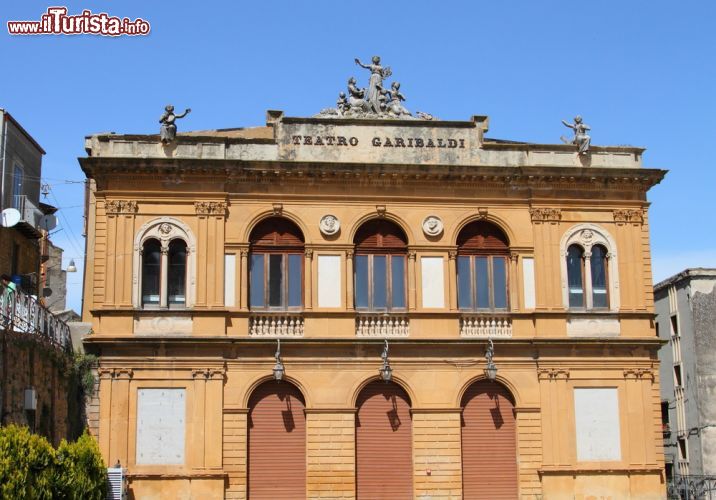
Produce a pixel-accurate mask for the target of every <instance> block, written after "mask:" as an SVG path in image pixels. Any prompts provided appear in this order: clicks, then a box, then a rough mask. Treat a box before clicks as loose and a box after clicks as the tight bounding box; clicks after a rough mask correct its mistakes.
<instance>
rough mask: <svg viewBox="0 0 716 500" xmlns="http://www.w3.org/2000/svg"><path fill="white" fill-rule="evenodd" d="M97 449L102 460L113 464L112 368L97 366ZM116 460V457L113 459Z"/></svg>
mask: <svg viewBox="0 0 716 500" xmlns="http://www.w3.org/2000/svg"><path fill="white" fill-rule="evenodd" d="M97 375H98V376H99V395H100V397H99V431H98V434H99V436H98V439H99V449H100V451H101V452H102V457H103V458H104V461H105V462H106V463H108V464H114V463H115V462H113V461H112V458H111V457H110V454H109V443H110V433H111V432H112V420H111V419H112V379H113V378H114V369H112V368H99V369H98V370H97ZM115 460H116V459H115Z"/></svg>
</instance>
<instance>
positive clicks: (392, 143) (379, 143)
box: [291, 135, 465, 149]
mask: <svg viewBox="0 0 716 500" xmlns="http://www.w3.org/2000/svg"><path fill="white" fill-rule="evenodd" d="M291 139H292V141H293V144H295V145H296V146H358V144H359V143H360V141H359V140H358V138H357V137H344V136H341V135H338V136H335V135H326V136H320V135H317V136H310V135H294V136H292V137H291ZM370 143H371V146H373V147H376V148H380V147H383V148H393V147H395V148H448V149H465V139H443V138H438V139H434V140H433V139H422V138H420V137H393V138H391V137H385V138H381V137H373V139H372V140H371V141H370Z"/></svg>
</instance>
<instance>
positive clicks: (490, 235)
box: [457, 221, 510, 254]
mask: <svg viewBox="0 0 716 500" xmlns="http://www.w3.org/2000/svg"><path fill="white" fill-rule="evenodd" d="M457 245H458V251H459V252H460V253H461V254H477V253H489V254H495V253H507V252H508V251H509V247H510V243H509V241H508V240H507V236H505V233H503V232H502V230H501V229H500V228H499V227H497V226H495V225H494V224H491V223H489V222H486V221H475V222H471V223H470V224H468V225H467V226H465V227H464V228H462V231H460V234H459V235H458V236H457Z"/></svg>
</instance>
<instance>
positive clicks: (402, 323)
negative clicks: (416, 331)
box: [356, 314, 410, 338]
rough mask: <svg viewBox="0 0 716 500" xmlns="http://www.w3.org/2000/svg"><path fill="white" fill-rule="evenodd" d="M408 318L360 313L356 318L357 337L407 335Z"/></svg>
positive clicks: (408, 331)
mask: <svg viewBox="0 0 716 500" xmlns="http://www.w3.org/2000/svg"><path fill="white" fill-rule="evenodd" d="M409 333H410V320H409V319H408V317H407V316H399V315H388V314H361V315H360V316H358V317H357V318H356V336H357V337H381V338H384V337H407V336H408V335H409Z"/></svg>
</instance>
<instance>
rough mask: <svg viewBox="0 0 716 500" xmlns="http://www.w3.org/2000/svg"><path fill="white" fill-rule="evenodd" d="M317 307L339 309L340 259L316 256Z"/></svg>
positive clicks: (332, 256)
mask: <svg viewBox="0 0 716 500" xmlns="http://www.w3.org/2000/svg"><path fill="white" fill-rule="evenodd" d="M318 307H341V258H340V256H338V255H319V256H318Z"/></svg>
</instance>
